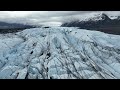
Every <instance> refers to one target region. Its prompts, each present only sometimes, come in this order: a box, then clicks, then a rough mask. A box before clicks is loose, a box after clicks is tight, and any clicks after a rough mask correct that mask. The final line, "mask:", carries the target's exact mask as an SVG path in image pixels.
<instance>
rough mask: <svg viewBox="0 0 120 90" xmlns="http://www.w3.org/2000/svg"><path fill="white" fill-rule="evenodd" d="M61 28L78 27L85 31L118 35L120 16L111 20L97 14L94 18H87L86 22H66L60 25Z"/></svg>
mask: <svg viewBox="0 0 120 90" xmlns="http://www.w3.org/2000/svg"><path fill="white" fill-rule="evenodd" d="M61 26H62V27H79V28H81V29H87V30H98V31H102V32H105V33H112V34H120V16H118V17H117V18H114V19H111V18H110V17H108V16H107V15H106V14H104V13H102V14H98V15H96V16H95V17H92V18H88V19H87V20H81V21H80V20H76V21H72V22H66V23H63V24H62V25H61Z"/></svg>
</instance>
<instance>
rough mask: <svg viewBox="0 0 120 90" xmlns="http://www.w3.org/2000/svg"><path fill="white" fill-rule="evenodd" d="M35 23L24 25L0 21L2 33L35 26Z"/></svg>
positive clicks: (0, 31)
mask: <svg viewBox="0 0 120 90" xmlns="http://www.w3.org/2000/svg"><path fill="white" fill-rule="evenodd" d="M35 27H36V26H33V25H24V24H19V23H7V22H1V21H0V33H10V32H11V33H13V32H17V31H20V30H23V29H28V28H35Z"/></svg>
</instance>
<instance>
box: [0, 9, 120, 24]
mask: <svg viewBox="0 0 120 90" xmlns="http://www.w3.org/2000/svg"><path fill="white" fill-rule="evenodd" d="M101 12H104V13H106V14H109V15H120V11H0V21H5V22H10V23H16V22H17V23H25V24H35V25H41V24H42V25H50V26H59V25H61V23H62V22H65V21H68V20H73V19H77V18H80V19H83V18H86V17H91V16H92V15H94V14H96V13H101Z"/></svg>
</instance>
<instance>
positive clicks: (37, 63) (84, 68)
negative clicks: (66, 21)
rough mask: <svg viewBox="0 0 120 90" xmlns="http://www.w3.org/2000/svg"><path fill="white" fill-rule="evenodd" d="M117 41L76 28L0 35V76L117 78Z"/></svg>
mask: <svg viewBox="0 0 120 90" xmlns="http://www.w3.org/2000/svg"><path fill="white" fill-rule="evenodd" d="M119 40H120V35H112V34H106V33H103V32H100V31H90V30H85V29H78V28H77V27H51V28H32V29H26V30H24V31H21V32H17V33H9V34H0V79H120V42H119Z"/></svg>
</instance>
